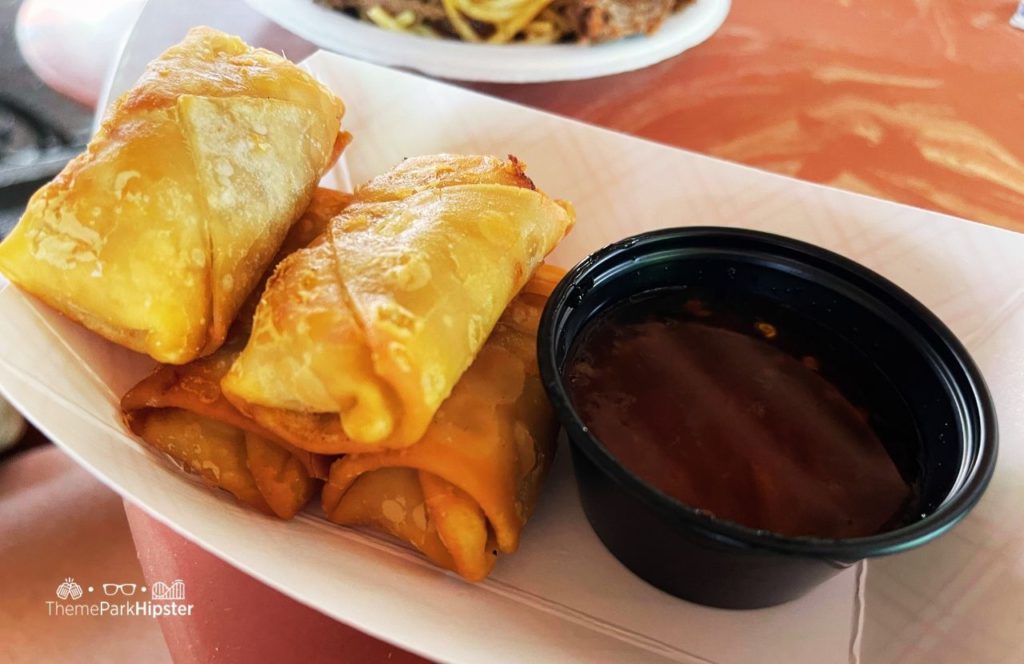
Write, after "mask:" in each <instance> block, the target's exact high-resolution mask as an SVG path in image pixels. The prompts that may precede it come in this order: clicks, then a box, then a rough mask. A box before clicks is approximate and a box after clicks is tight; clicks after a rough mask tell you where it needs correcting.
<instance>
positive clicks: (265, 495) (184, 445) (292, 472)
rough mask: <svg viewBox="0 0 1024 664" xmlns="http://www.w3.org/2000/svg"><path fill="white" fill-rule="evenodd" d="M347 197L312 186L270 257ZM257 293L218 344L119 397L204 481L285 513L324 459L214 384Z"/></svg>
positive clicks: (133, 418) (236, 346)
mask: <svg viewBox="0 0 1024 664" xmlns="http://www.w3.org/2000/svg"><path fill="white" fill-rule="evenodd" d="M348 201H349V196H348V195H346V194H341V193H339V192H336V191H331V190H329V189H317V190H316V191H315V192H314V194H313V200H312V201H311V202H310V205H309V207H308V208H307V209H306V212H305V213H304V214H303V215H302V217H301V218H300V219H299V221H297V222H296V223H295V224H294V225H293V226H292V227H291V229H289V231H288V234H287V236H286V237H285V239H284V241H283V243H282V244H281V247H280V249H279V251H278V254H277V257H276V258H275V261H278V260H280V259H283V258H284V257H285V256H286V255H288V254H289V253H292V252H293V251H295V250H297V249H300V248H302V247H304V246H306V245H308V244H309V243H310V242H311V241H312V240H313V239H315V238H316V237H317V236H319V235H320V234H322V233H323V231H324V229H325V228H326V227H327V224H328V222H329V221H330V219H331V218H332V217H333V216H334V215H335V214H337V213H338V212H339V211H341V210H342V209H343V208H344V207H345V205H347V204H348ZM268 276H269V275H268ZM257 289H258V287H257ZM258 299H259V298H258V293H255V292H254V294H253V296H251V297H250V298H249V301H248V302H247V303H246V304H244V305H243V306H242V313H241V314H240V315H239V319H238V320H237V321H236V322H235V325H234V326H233V327H232V328H231V333H230V336H229V339H228V341H227V342H226V343H225V344H224V345H223V346H221V348H219V349H218V350H217V351H215V352H214V353H213V354H212V355H208V356H206V357H203V358H199V359H197V360H193V361H192V362H190V363H188V364H186V365H183V366H177V365H162V366H160V367H158V368H157V369H156V371H154V372H153V373H152V374H151V375H150V376H148V377H147V378H145V379H144V380H143V381H142V382H140V383H139V384H138V385H136V386H135V387H134V388H132V389H131V390H130V391H129V392H128V393H127V394H126V395H125V396H124V397H123V398H122V400H121V409H122V411H123V413H124V418H125V422H126V423H127V425H128V427H129V428H130V429H131V430H132V431H133V432H134V433H135V434H137V435H138V436H139V437H140V438H141V439H142V440H143V441H144V442H146V443H147V444H149V445H150V446H152V447H153V448H155V449H157V450H159V451H161V452H163V453H165V454H167V455H168V456H170V457H171V458H173V459H174V460H176V461H177V462H178V463H179V464H181V465H183V466H184V467H185V468H186V469H187V470H189V471H191V472H193V473H196V474H197V475H199V476H200V477H201V478H202V479H203V480H204V481H205V482H206V483H207V484H209V485H211V486H215V487H219V488H221V489H224V490H225V491H228V492H230V493H231V494H233V495H234V496H235V498H237V499H238V500H239V501H240V502H242V503H244V504H246V505H249V506H250V507H253V508H255V509H257V510H259V511H261V512H264V513H265V514H272V515H275V516H278V517H280V518H282V519H289V518H291V517H292V516H294V515H295V514H296V513H297V512H298V511H299V510H300V509H302V507H304V506H305V505H306V504H307V503H308V502H309V501H310V499H311V498H312V497H313V496H314V495H315V494H316V491H317V489H318V488H319V481H318V480H322V479H324V478H326V476H327V469H328V460H327V459H326V457H321V456H319V455H315V454H311V453H310V452H307V451H305V450H300V449H297V448H294V447H292V446H291V445H289V444H288V443H287V442H286V441H283V440H281V439H280V438H279V437H277V436H275V435H274V434H273V433H270V432H268V431H266V430H265V429H263V428H262V427H261V426H259V425H258V424H257V423H256V422H254V421H252V420H251V419H249V418H247V417H245V416H244V415H242V414H241V413H239V412H238V410H237V409H235V407H234V406H232V405H231V404H230V403H229V402H228V401H227V399H225V398H224V395H223V394H222V393H221V389H220V381H221V379H223V377H224V374H226V373H227V371H228V368H229V367H230V366H231V364H232V362H234V360H235V358H236V357H237V356H238V353H239V352H240V351H241V349H242V347H243V346H244V345H245V341H246V338H247V337H248V334H249V330H250V326H251V317H252V312H253V311H254V310H255V307H256V302H258Z"/></svg>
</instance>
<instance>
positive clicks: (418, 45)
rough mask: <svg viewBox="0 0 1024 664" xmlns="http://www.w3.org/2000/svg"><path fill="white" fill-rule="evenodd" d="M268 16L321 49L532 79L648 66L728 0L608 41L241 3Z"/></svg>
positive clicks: (291, 2) (440, 70)
mask: <svg viewBox="0 0 1024 664" xmlns="http://www.w3.org/2000/svg"><path fill="white" fill-rule="evenodd" d="M246 1H247V2H248V3H249V5H251V6H252V7H253V8H254V9H256V10H257V11H259V12H262V13H263V14H264V15H266V16H267V17H268V18H270V19H271V20H273V21H275V22H276V23H279V24H280V25H282V26H284V27H285V28H287V29H288V30H291V31H292V32H294V33H295V34H297V35H299V36H300V37H304V38H306V39H308V40H309V41H311V42H313V43H314V44H316V45H317V46H320V47H321V48H326V49H329V50H332V51H336V52H338V53H342V54H344V55H351V56H353V57H356V58H360V59H361V60H368V61H370V62H375V63H377V64H381V65H388V66H392V67H406V68H409V69H415V70H417V71H421V72H423V73H425V74H430V75H431V76H439V77H441V78H449V79H456V80H460V81H492V82H497V83H535V82H542V81H564V80H571V79H580V78H593V77H595V76H607V75H609V74H619V73H621V72H625V71H632V70H634V69H641V68H643V67H649V66H650V65H653V64H655V63H657V62H661V61H662V60H665V59H667V58H671V57H672V56H674V55H678V54H680V53H682V52H683V51H685V50H686V49H688V48H691V47H693V46H696V45H697V44H699V43H701V42H702V41H704V40H705V39H707V38H708V37H710V36H711V35H712V34H714V32H715V30H718V28H719V26H721V25H722V22H723V21H725V17H726V15H727V14H728V13H729V5H730V0H695V1H694V2H693V3H691V4H690V5H689V6H688V7H686V8H685V9H683V10H682V11H680V12H678V13H677V14H675V15H674V16H672V17H671V18H669V19H668V20H667V21H665V24H664V25H662V27H661V29H660V30H658V31H657V32H656V33H654V34H653V35H650V36H638V37H630V38H627V39H621V40H618V41H615V42H609V43H606V44H596V45H592V46H583V45H578V44H553V45H550V46H528V45H522V44H504V45H488V44H468V43H465V42H461V41H456V40H448V39H431V38H427V37H417V36H415V35H407V34H401V33H395V32H389V31H387V30H382V29H381V28H378V27H377V26H375V25H373V24H372V23H367V22H365V21H360V20H357V19H354V18H351V17H349V16H346V15H345V14H342V13H341V12H338V11H334V10H332V9H328V8H325V7H322V6H320V5H318V4H316V3H314V2H313V0H246Z"/></svg>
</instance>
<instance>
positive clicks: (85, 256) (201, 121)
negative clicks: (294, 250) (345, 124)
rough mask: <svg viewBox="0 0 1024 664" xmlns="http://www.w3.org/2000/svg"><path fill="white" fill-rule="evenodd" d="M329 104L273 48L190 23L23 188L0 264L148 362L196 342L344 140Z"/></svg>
mask: <svg viewBox="0 0 1024 664" xmlns="http://www.w3.org/2000/svg"><path fill="white" fill-rule="evenodd" d="M343 113H344V106H343V104H342V102H341V100H340V99H338V98H337V97H336V96H335V95H333V94H332V93H331V92H330V91H329V90H328V89H327V88H325V87H324V86H323V85H321V84H320V83H319V82H317V81H316V80H315V79H314V78H313V77H312V76H310V75H309V74H308V73H306V72H304V71H303V70H301V69H300V68H298V67H297V66H295V65H294V64H292V63H290V62H288V61H287V60H285V59H284V58H282V57H281V56H279V55H275V54H274V53H271V52H269V51H265V50H262V49H254V48H251V47H249V46H247V45H246V44H245V43H243V42H242V41H241V40H239V39H238V38H236V37H231V36H228V35H225V34H222V33H220V32H217V31H215V30H212V29H209V28H196V29H193V30H192V31H190V32H189V33H188V36H186V38H185V39H184V41H182V42H181V43H180V44H178V45H176V46H174V47H172V48H170V49H169V50H167V51H166V52H164V53H163V54H162V55H161V56H160V57H158V58H157V59H156V60H154V61H153V62H152V63H150V65H149V66H148V68H147V69H146V72H145V74H143V76H142V78H141V79H140V80H139V82H138V83H137V84H136V86H135V87H134V88H132V89H131V90H129V91H128V92H127V93H125V94H124V95H123V96H122V97H121V98H120V99H118V100H117V101H116V102H115V103H114V104H113V105H112V106H111V108H110V110H109V112H108V113H107V115H106V117H105V118H104V120H103V123H102V125H101V127H100V129H99V131H98V132H97V133H96V135H95V136H94V137H93V139H92V140H91V141H90V142H89V145H88V147H87V149H86V150H85V152H83V153H82V154H81V155H79V156H78V157H76V158H75V159H73V160H72V161H71V162H70V163H69V164H68V165H67V166H66V167H65V168H64V170H63V171H61V173H60V174H59V175H57V177H56V178H54V180H53V181H52V182H50V183H48V184H47V185H45V186H44V187H42V188H41V189H40V190H39V191H38V192H36V194H35V195H34V196H33V197H32V199H31V200H30V201H29V204H28V206H27V208H26V210H25V213H24V215H23V216H22V218H21V220H20V221H19V223H18V225H17V226H16V227H15V228H14V230H13V231H12V233H11V234H10V236H9V237H8V238H7V239H6V240H5V241H4V242H3V243H2V244H0V272H3V273H4V274H5V275H7V277H8V278H9V279H10V280H11V281H12V282H14V283H15V284H17V285H18V286H19V287H21V288H23V289H24V290H26V291H28V292H30V293H32V294H33V295H35V296H37V297H38V298H40V299H41V300H43V301H44V302H46V303H47V304H49V305H51V306H52V307H54V308H56V309H57V310H59V311H60V312H62V313H63V314H65V315H66V316H68V317H70V318H72V319H74V320H77V321H79V322H80V323H82V324H83V325H85V326H86V327H88V328H90V329H92V330H94V331H96V332H98V333H99V334H101V335H103V336H105V337H107V338H108V339H110V340H111V341H114V342H116V343H118V344H121V345H123V346H127V347H128V348H131V349H134V350H136V351H139V352H143V353H147V354H149V355H151V356H152V357H153V358H155V359H156V360H158V361H160V362H166V363H173V364H184V363H186V362H188V361H190V360H192V359H194V358H196V357H199V356H201V355H206V354H209V353H211V352H213V351H214V350H216V349H217V348H218V347H219V346H220V345H221V344H222V343H223V341H224V339H225V337H226V334H227V331H228V328H229V326H230V325H231V323H232V321H233V320H234V319H235V317H236V315H237V313H238V311H239V308H240V307H241V306H242V303H243V302H244V301H245V299H246V298H247V297H248V295H249V294H250V292H251V291H252V290H253V288H254V286H255V285H256V284H257V282H258V281H259V280H260V277H261V276H262V275H263V273H264V272H265V271H266V269H267V268H268V266H269V264H270V261H271V258H272V257H273V256H274V254H275V253H276V252H277V250H278V248H279V246H280V244H281V241H282V240H283V238H284V237H285V234H286V233H287V231H288V229H289V227H290V226H291V225H292V224H293V223H294V222H295V220H296V219H297V218H298V217H299V216H300V214H301V213H302V211H303V210H304V209H305V208H306V206H307V205H308V203H309V201H310V198H311V196H312V194H313V190H314V188H315V187H316V183H317V182H318V181H319V179H320V177H321V176H322V175H323V173H324V172H325V171H326V169H327V168H328V167H329V166H330V165H331V164H332V163H333V162H334V161H335V160H336V159H337V156H338V154H339V153H340V151H341V149H342V147H343V146H344V144H345V143H346V142H347V140H348V135H347V134H345V133H341V132H340V131H339V130H340V122H341V117H342V115H343Z"/></svg>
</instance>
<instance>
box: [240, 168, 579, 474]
mask: <svg viewBox="0 0 1024 664" xmlns="http://www.w3.org/2000/svg"><path fill="white" fill-rule="evenodd" d="M573 222H574V214H573V210H572V207H571V206H570V205H569V204H568V203H565V202H562V201H556V200H553V199H551V198H549V197H548V196H547V195H545V194H544V193H542V192H540V191H538V190H537V189H536V187H535V186H534V184H533V182H532V181H531V180H530V179H529V178H528V177H527V176H526V173H525V170H524V167H523V165H522V164H521V163H520V162H519V161H518V160H516V159H515V158H514V157H509V158H508V159H499V158H495V157H488V156H464V155H435V156H427V157H418V158H413V159H408V160H406V161H405V162H403V163H402V164H401V165H399V166H398V167H397V168H395V169H394V170H393V171H392V172H390V173H387V174H385V175H382V176H380V177H377V178H375V179H373V180H371V181H370V182H369V183H367V184H366V185H364V186H362V187H360V188H358V189H357V190H356V192H355V194H354V201H353V203H352V204H351V205H350V206H349V207H348V208H346V209H345V211H344V212H343V213H342V214H340V215H339V216H338V217H336V218H335V219H334V220H333V221H332V223H331V228H330V229H329V231H328V232H327V233H325V235H324V236H323V237H321V238H319V239H318V240H317V241H315V242H314V243H313V244H312V245H311V246H310V247H309V248H307V249H306V250H304V251H300V252H297V253H295V254H293V255H292V256H290V257H289V258H288V259H286V260H285V261H283V262H282V264H281V265H280V266H278V269H277V270H276V272H275V273H274V276H273V277H272V278H271V280H270V283H269V284H268V286H267V289H266V291H265V292H264V294H263V297H262V299H261V301H260V303H259V306H258V307H257V310H256V315H255V318H254V321H253V333H252V336H251V338H250V340H249V343H248V345H247V346H246V348H245V350H243V351H242V354H241V355H240V356H239V358H238V360H237V361H236V362H235V364H234V366H232V368H231V371H230V372H229V373H228V375H227V376H226V377H225V379H224V382H223V384H222V386H223V388H224V392H225V394H226V396H227V397H228V398H229V399H230V400H231V401H232V403H234V404H235V405H236V406H237V407H238V408H239V409H240V410H241V411H243V412H245V413H246V414H248V415H250V416H251V417H253V418H254V419H255V420H257V421H258V422H260V424H262V425H263V426H264V427H266V428H267V429H268V430H270V431H273V432H274V433H276V434H278V435H279V436H281V437H282V438H283V439H285V440H287V441H288V442H290V443H291V444H292V445H294V446H296V447H300V448H303V449H307V450H309V451H311V452H316V453H322V454H339V453H353V452H369V451H376V450H380V449H398V448H402V447H407V446H409V445H412V444H414V443H416V441H418V440H419V439H420V438H422V437H423V434H424V433H425V432H426V430H427V427H428V426H429V424H430V421H431V419H432V418H433V417H434V414H435V413H436V412H437V410H438V408H439V407H440V406H441V404H442V402H444V400H445V399H446V398H447V397H448V395H449V394H450V393H451V391H452V388H453V387H454V386H455V384H456V383H457V382H458V380H459V378H460V377H461V376H462V374H463V372H465V371H466V369H467V368H468V367H469V365H470V363H471V362H472V361H473V359H474V357H476V354H477V353H478V352H479V350H480V348H481V347H482V346H483V344H484V341H485V340H486V339H487V338H488V336H489V335H490V334H491V331H492V330H493V328H494V326H495V324H496V323H497V321H498V318H499V317H500V316H501V313H502V311H503V310H504V309H505V307H506V306H507V305H508V303H509V302H510V301H511V299H512V298H513V296H515V294H516V293H517V292H518V291H519V290H520V288H522V286H523V284H525V283H526V281H527V280H528V279H529V278H530V275H531V274H533V272H534V270H535V269H536V268H537V266H538V265H539V264H540V262H541V260H543V258H544V256H546V255H547V254H548V253H549V252H550V251H551V250H552V249H553V248H554V247H555V245H556V244H557V243H558V241H559V240H561V239H562V237H563V236H564V235H565V233H567V232H568V231H569V229H570V228H571V227H572V225H573Z"/></svg>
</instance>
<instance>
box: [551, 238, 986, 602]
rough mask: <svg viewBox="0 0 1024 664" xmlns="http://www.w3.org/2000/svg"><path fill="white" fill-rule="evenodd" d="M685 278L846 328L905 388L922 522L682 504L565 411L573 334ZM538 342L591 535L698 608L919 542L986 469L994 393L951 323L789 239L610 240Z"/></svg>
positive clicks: (576, 275)
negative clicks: (728, 512)
mask: <svg viewBox="0 0 1024 664" xmlns="http://www.w3.org/2000/svg"><path fill="white" fill-rule="evenodd" d="M684 285H693V286H697V287H701V288H707V289H716V290H718V291H722V290H723V289H724V290H729V289H733V290H735V291H737V292H738V293H741V294H743V295H746V296H753V297H758V298H763V299H768V300H770V301H772V302H773V303H777V304H778V305H779V306H781V307H786V308H788V309H790V310H792V311H795V312H796V313H799V314H803V315H806V316H810V317H813V319H814V320H815V321H817V322H819V323H821V325H822V326H823V327H825V328H827V329H829V330H837V331H843V332H842V333H843V334H846V335H848V339H849V340H852V341H853V343H855V344H856V346H857V348H858V350H860V351H862V352H863V353H864V354H865V355H867V357H868V358H870V360H871V361H873V362H875V363H876V364H877V366H878V367H879V368H880V369H881V370H882V371H883V372H884V373H885V375H886V376H887V378H888V379H889V380H890V381H891V382H892V383H893V384H894V385H895V387H896V389H897V390H899V393H900V395H901V396H902V397H903V399H904V401H905V407H906V408H907V409H909V411H910V412H909V413H908V415H909V417H911V418H912V419H913V422H914V423H915V425H916V427H917V429H918V433H919V440H920V445H921V448H922V449H920V450H917V458H918V461H917V463H918V464H919V477H918V478H917V486H918V490H919V508H920V509H919V512H920V515H921V516H920V518H919V519H918V520H915V521H913V522H911V523H909V524H908V525H905V526H903V527H899V528H896V529H895V530H890V531H887V532H883V533H880V534H877V535H872V536H869V537H858V538H852V539H840V540H834V539H821V538H815V537H784V536H781V535H776V534H773V533H770V532H767V531H762V530H754V529H752V528H747V527H745V526H741V525H739V524H736V523H732V522H729V521H725V520H720V519H716V518H714V517H713V516H711V515H709V514H707V513H704V512H701V511H698V510H695V509H692V508H690V507H688V506H686V505H684V504H682V503H681V502H679V501H677V500H675V499H674V498H671V497H669V496H667V495H666V494H664V493H662V492H661V491H659V490H658V489H656V488H654V487H653V486H651V485H650V484H648V483H646V482H645V481H644V480H642V479H640V478H639V477H637V476H636V475H634V474H633V473H631V472H630V471H628V470H626V469H625V468H624V467H623V466H622V465H621V464H620V463H619V462H618V461H617V460H616V458H615V457H614V456H613V455H612V454H611V453H610V452H609V451H608V450H606V449H605V447H604V446H603V445H602V444H601V442H600V441H599V440H597V439H596V438H595V437H594V436H593V435H592V434H591V433H590V432H589V431H588V429H587V427H586V424H585V423H584V422H583V421H582V420H581V419H580V417H579V415H578V414H577V413H576V411H575V410H574V408H573V405H572V401H571V399H570V397H569V395H568V393H567V391H566V386H565V383H564V372H565V369H566V364H567V362H568V361H569V360H570V359H571V358H570V357H569V356H570V353H571V351H572V350H573V342H574V340H575V339H576V337H577V335H578V334H579V333H580V331H581V330H582V329H583V328H584V326H585V325H586V324H587V323H588V322H589V321H590V320H592V319H593V318H594V317H595V316H597V315H599V314H600V313H601V312H603V311H605V310H606V309H607V308H608V307H610V306H613V305H614V304H616V303H618V302H621V301H622V300H624V299H626V298H630V297H634V296H637V295H639V294H642V293H646V292H649V291H655V290H658V289H664V288H680V287H681V286H684ZM537 351H538V359H539V362H540V372H541V376H542V378H543V381H544V387H545V388H546V390H547V393H548V396H549V397H550V398H551V401H552V403H553V404H554V407H555V410H556V412H557V414H558V417H559V419H560V420H561V422H562V425H563V426H564V427H565V430H566V433H567V434H568V438H569V441H570V444H571V448H572V459H573V466H574V468H575V472H576V478H577V483H578V486H579V492H580V498H581V501H582V503H583V508H584V511H585V512H586V515H587V519H588V520H589V521H590V523H591V525H592V526H593V528H594V530H595V532H596V533H597V535H598V536H599V537H600V538H601V540H602V541H603V542H604V544H605V546H607V547H608V549H609V550H610V551H611V552H612V554H614V555H615V557H616V558H618V559H619V560H620V561H621V562H622V563H623V564H625V565H626V566H627V567H628V568H629V569H631V570H632V571H633V572H634V573H636V574H637V575H638V576H640V577H642V578H643V579H645V580H647V581H648V582H650V583H651V584H653V585H655V586H657V587H658V588H661V589H662V590H664V591H667V592H669V593H671V594H673V595H676V596H677V597H682V598H684V599H687V600H691V601H694V602H698V603H700V604H706V605H709V606H717V607H724V608H737V609H740V608H759V607H766V606H772V605H775V604H780V603H782V602H786V601H788V600H791V599H795V598H797V597H800V596H801V595H803V594H805V593H806V592H807V591H809V590H810V589H811V588H813V587H814V586H816V585H818V584H820V583H821V582H823V581H825V580H826V579H828V578H829V577H831V576H833V575H834V574H836V573H837V572H839V571H840V570H842V569H844V568H845V567H847V566H849V565H851V564H853V563H855V562H857V561H859V560H862V559H864V558H869V557H873V556H882V555H887V554H893V553H898V552H900V551H905V550H907V549H910V548H913V547H917V546H920V545H922V544H925V543H926V542H928V541H930V540H932V539H934V538H935V537H938V536H939V535H941V534H942V533H944V532H946V531H947V530H949V529H950V528H951V527H952V526H953V525H955V524H956V523H957V522H958V521H959V520H960V519H962V518H963V517H964V516H965V515H966V514H967V512H968V511H969V510H970V509H971V507H973V506H974V504H975V503H977V501H978V499H979V498H980V497H981V494H982V492H983V491H984V490H985V487H986V486H987V485H988V482H989V479H990V478H991V477H992V472H993V470H994V468H995V461H996V446H997V442H996V438H997V434H996V417H995V412H994V409H993V406H992V400H991V397H990V396H989V394H988V390H987V388H986V387H985V383H984V380H983V379H982V377H981V374H980V372H979V371H978V369H977V367H976V366H975V364H974V362H973V361H972V360H971V358H970V356H969V355H968V353H967V351H966V350H965V349H964V347H963V346H962V345H961V344H960V342H959V341H957V339H956V337H955V336H954V335H953V333H952V332H950V331H949V329H948V328H947V327H946V326H945V325H943V324H942V322H941V321H939V319H938V318H936V317H935V315H934V314H932V313H931V312H930V311H928V309H926V308H925V307H924V305H922V304H921V303H920V302H918V301H917V300H915V299H914V298H913V297H911V296H910V295H909V294H907V293H906V292H905V291H903V290H901V289H900V288H899V287H897V286H896V285H895V284H893V283H891V282H890V281H888V280H886V279H884V278H883V277H881V276H880V275H878V274H876V273H874V272H872V271H870V270H868V269H866V268H864V267H862V266H860V265H858V264H856V263H854V262H853V261H850V260H848V259H846V258H843V257H842V256H839V255H837V254H834V253H832V252H830V251H826V250H824V249H821V248H819V247H815V246H813V245H810V244H807V243H804V242H799V241H796V240H792V239H789V238H785V237H781V236H777V235H771V234H768V233H761V232H756V231H748V230H738V229H730V228H712V227H688V228H672V229H666V230H660V231H654V232H651V233H644V234H642V235H637V236H635V237H631V238H627V239H625V240H622V241H620V242H616V243H614V244H612V245H609V246H608V247H605V248H604V249H602V250H600V251H598V252H597V253H595V254H593V255H592V256H590V257H589V258H587V259H585V260H584V261H583V262H581V263H580V264H579V265H577V266H576V267H574V268H573V269H572V270H571V271H570V272H569V273H568V275H566V277H565V279H563V281H562V282H561V283H560V284H559V285H558V287H557V288H556V289H555V291H554V293H553V294H552V296H551V298H550V299H549V301H548V304H547V307H546V308H545V310H544V315H543V317H542V318H541V323H540V333H539V335H538V346H537ZM681 407H685V405H681Z"/></svg>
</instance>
